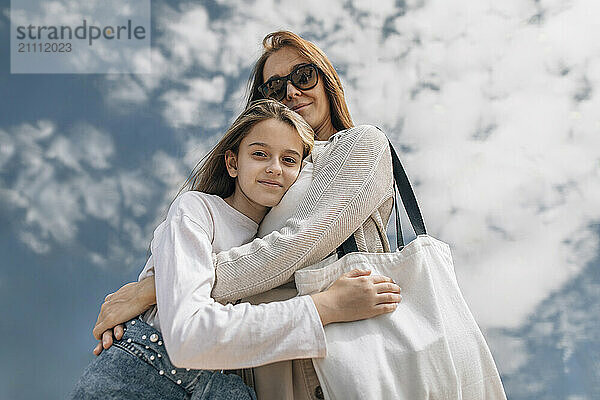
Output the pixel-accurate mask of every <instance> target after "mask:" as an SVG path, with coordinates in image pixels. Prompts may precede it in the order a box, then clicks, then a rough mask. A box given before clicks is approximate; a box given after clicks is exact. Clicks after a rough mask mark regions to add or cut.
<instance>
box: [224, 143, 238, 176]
mask: <svg viewBox="0 0 600 400" xmlns="http://www.w3.org/2000/svg"><path fill="white" fill-rule="evenodd" d="M225 167H227V172H228V173H229V176H231V177H232V178H237V176H238V169H237V155H236V154H235V153H234V152H233V151H231V150H227V151H226V152H225Z"/></svg>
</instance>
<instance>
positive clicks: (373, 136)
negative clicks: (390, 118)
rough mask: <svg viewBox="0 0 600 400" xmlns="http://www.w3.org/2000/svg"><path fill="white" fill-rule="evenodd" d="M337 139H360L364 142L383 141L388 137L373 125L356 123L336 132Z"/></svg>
mask: <svg viewBox="0 0 600 400" xmlns="http://www.w3.org/2000/svg"><path fill="white" fill-rule="evenodd" d="M337 135H339V139H342V138H343V139H345V140H360V141H366V142H373V141H375V142H385V143H387V141H388V139H387V136H386V135H385V133H384V132H383V131H382V130H381V129H380V128H378V127H377V126H375V125H368V124H364V125H356V126H353V127H351V128H348V129H345V130H343V131H340V132H338V133H337Z"/></svg>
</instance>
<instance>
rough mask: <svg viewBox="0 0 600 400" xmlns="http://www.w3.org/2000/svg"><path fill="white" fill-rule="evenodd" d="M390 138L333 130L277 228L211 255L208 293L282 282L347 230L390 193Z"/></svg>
mask: <svg viewBox="0 0 600 400" xmlns="http://www.w3.org/2000/svg"><path fill="white" fill-rule="evenodd" d="M392 184H393V176H392V166H391V155H390V150H389V144H388V141H387V138H386V136H385V135H384V134H383V132H381V131H380V130H379V129H377V128H375V127H374V126H370V125H361V126H357V127H354V128H350V129H348V130H346V131H342V132H339V133H337V134H336V135H335V136H334V137H333V138H332V139H331V142H330V143H328V144H327V145H326V148H325V149H324V150H323V152H322V153H321V154H320V155H319V156H318V157H317V159H316V160H315V162H314V178H313V181H312V183H311V185H310V187H309V189H308V192H307V193H306V195H305V197H304V198H303V200H302V201H301V203H300V204H299V206H298V208H297V209H296V211H295V212H294V214H293V215H292V217H291V218H290V219H289V220H288V221H287V223H286V225H285V226H284V227H283V228H282V229H280V230H279V231H275V232H272V233H270V234H269V235H267V236H265V237H263V238H262V239H260V238H257V239H255V240H254V241H252V242H250V243H248V244H245V245H243V246H240V247H235V248H232V249H230V250H227V251H223V252H220V253H218V254H216V255H215V256H214V257H213V261H214V264H215V268H216V275H217V276H216V282H215V285H214V287H213V291H212V297H213V298H214V299H215V300H217V301H220V302H222V303H224V302H231V301H235V300H237V299H240V298H243V297H249V296H252V295H255V294H257V293H262V292H265V291H267V290H270V289H272V288H275V287H277V286H279V285H281V284H283V283H285V282H287V281H288V280H289V279H290V278H291V277H292V275H293V274H294V272H295V271H296V270H298V269H300V268H303V267H305V266H308V265H311V264H314V263H315V262H318V261H320V260H321V259H323V258H324V257H326V256H327V255H329V254H330V253H331V252H332V251H334V250H335V249H336V248H337V247H338V246H339V245H341V244H342V243H343V242H344V241H345V240H346V239H347V238H348V237H349V236H350V235H352V234H353V233H354V232H355V231H356V230H357V229H358V228H359V227H360V226H361V225H362V224H363V223H364V222H365V221H366V220H367V219H368V218H369V216H370V215H371V214H372V213H373V212H374V211H375V210H376V209H378V208H379V207H380V206H381V204H382V203H383V202H384V201H386V200H387V199H389V197H390V196H391V193H392Z"/></svg>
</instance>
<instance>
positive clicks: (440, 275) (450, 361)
mask: <svg viewBox="0 0 600 400" xmlns="http://www.w3.org/2000/svg"><path fill="white" fill-rule="evenodd" d="M390 149H391V152H392V163H393V167H394V180H395V186H396V187H397V189H398V191H399V192H400V197H401V199H402V203H403V205H404V207H405V209H406V212H407V214H408V216H409V219H410V221H411V225H412V227H413V229H414V231H415V233H416V234H417V237H416V239H414V240H413V241H412V242H410V243H409V244H408V245H406V246H404V243H403V238H402V231H401V229H400V218H399V214H398V208H397V206H396V229H397V232H396V235H397V243H398V250H396V252H393V253H362V252H358V249H357V247H356V241H355V240H354V236H350V238H349V239H348V240H347V241H346V242H344V244H343V245H342V246H341V247H340V249H338V253H339V254H340V255H343V256H342V257H341V258H340V259H338V260H337V261H335V262H333V263H331V264H329V265H326V266H324V267H323V263H319V264H316V265H315V266H311V267H307V268H304V269H302V270H299V271H297V272H296V273H295V280H296V286H297V288H298V292H299V294H300V295H304V294H311V293H316V292H320V291H322V290H325V289H326V288H328V287H329V286H330V285H331V284H332V283H333V282H334V281H335V280H336V279H337V278H339V277H340V275H342V274H343V273H345V272H349V271H351V270H353V269H356V268H360V269H369V270H371V271H372V274H379V275H385V276H388V277H391V278H392V279H394V281H396V283H397V284H398V285H399V286H400V287H401V289H402V297H403V300H402V302H401V303H400V304H399V305H398V308H397V309H396V310H395V311H394V312H393V313H390V314H385V315H380V316H378V317H375V318H371V319H366V320H362V321H356V322H350V323H335V324H329V325H327V326H326V327H325V334H326V340H327V356H326V357H325V358H315V359H313V364H314V366H315V370H316V372H317V375H318V377H319V381H320V382H321V387H322V389H323V394H324V395H325V398H326V399H342V400H349V399H406V400H419V399H453V400H454V399H463V400H486V399H489V400H496V399H506V395H505V394H504V389H503V387H502V382H501V380H500V376H499V375H498V371H497V369H496V365H495V364H494V360H493V358H492V355H491V353H490V350H489V348H488V346H487V344H486V342H485V339H484V337H483V335H482V333H481V331H480V330H479V327H478V326H477V323H476V322H475V319H474V318H473V315H472V314H471V312H470V310H469V307H468V306H467V303H466V302H465V300H464V298H463V296H462V294H461V291H460V288H459V286H458V283H457V280H456V275H455V273H454V266H453V264H452V256H451V254H450V248H449V246H448V245H447V244H446V243H443V242H441V241H439V240H437V239H435V238H433V237H431V236H429V235H428V234H427V232H426V231H425V224H424V223H423V218H422V217H421V212H420V210H419V207H418V204H417V201H416V198H415V195H414V192H413V190H412V188H411V186H410V183H409V181H408V177H407V176H406V173H405V171H404V169H403V167H402V164H401V163H400V160H399V158H398V155H397V154H396V152H395V151H394V148H393V147H392V145H391V143H390ZM395 190H396V189H395ZM396 203H397V201H396Z"/></svg>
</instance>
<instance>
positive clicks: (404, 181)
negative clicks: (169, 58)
mask: <svg viewBox="0 0 600 400" xmlns="http://www.w3.org/2000/svg"><path fill="white" fill-rule="evenodd" d="M377 129H379V128H377ZM379 130H381V129H379ZM388 143H389V144H390V152H391V154H392V168H393V173H394V210H395V217H396V245H397V247H398V250H402V248H403V247H404V238H403V237H402V226H401V223H400V212H399V210H398V199H397V196H396V192H398V193H400V199H401V200H402V204H403V205H404V209H405V210H406V214H407V215H408V219H409V220H410V223H411V225H412V228H413V231H414V232H415V234H416V235H417V236H418V235H424V234H426V233H427V231H426V230H425V223H424V222H423V216H422V215H421V209H420V208H419V204H418V203H417V198H416V197H415V193H414V191H413V189H412V186H411V184H410V181H409V180H408V176H407V175H406V171H405V170H404V167H403V166H402V163H401V162H400V158H399V157H398V154H397V153H396V149H394V146H393V145H392V142H390V141H389V139H388ZM355 251H358V246H357V245H356V239H355V238H354V234H352V235H350V237H349V238H348V239H346V241H344V243H342V245H341V246H340V247H338V248H337V254H338V258H341V257H343V256H344V255H345V254H348V253H352V252H355Z"/></svg>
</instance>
